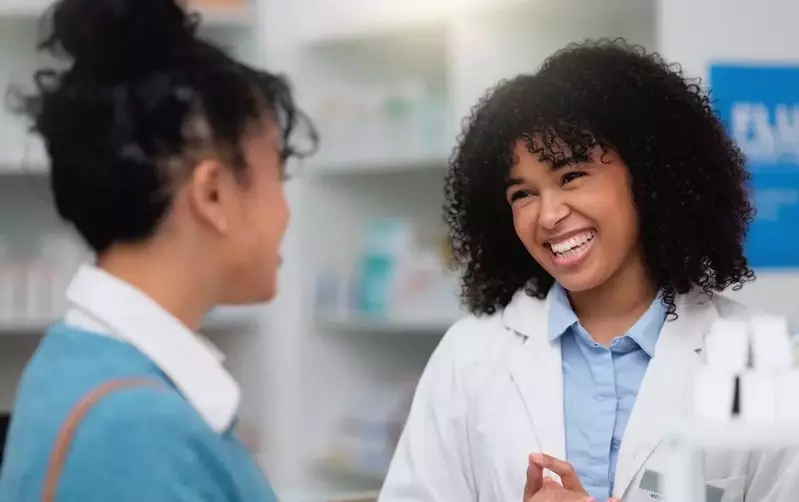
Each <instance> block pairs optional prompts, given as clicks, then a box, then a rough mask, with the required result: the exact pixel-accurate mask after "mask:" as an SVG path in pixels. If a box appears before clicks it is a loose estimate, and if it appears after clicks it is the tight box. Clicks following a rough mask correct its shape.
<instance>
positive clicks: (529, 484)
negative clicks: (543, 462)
mask: <svg viewBox="0 0 799 502" xmlns="http://www.w3.org/2000/svg"><path fill="white" fill-rule="evenodd" d="M543 484H544V469H543V468H541V466H540V465H538V464H537V463H535V462H533V461H532V455H531V456H530V457H529V458H528V463H527V481H526V482H525V483H524V501H525V502H526V501H527V500H529V499H530V498H532V496H533V495H535V494H536V493H538V491H539V490H541V487H542V486H543Z"/></svg>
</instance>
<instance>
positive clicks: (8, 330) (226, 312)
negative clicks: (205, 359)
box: [0, 306, 266, 337]
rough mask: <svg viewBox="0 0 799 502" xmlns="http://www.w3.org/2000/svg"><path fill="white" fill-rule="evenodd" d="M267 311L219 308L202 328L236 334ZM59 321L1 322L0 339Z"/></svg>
mask: <svg viewBox="0 0 799 502" xmlns="http://www.w3.org/2000/svg"><path fill="white" fill-rule="evenodd" d="M265 312H266V309H265V307H262V306H253V307H249V306H248V307H219V308H217V309H215V310H214V311H212V312H211V313H210V314H208V318H207V320H206V322H205V324H204V325H203V327H202V331H206V332H235V331H237V330H240V329H245V328H248V327H252V326H257V325H258V324H259V322H260V321H261V320H262V319H263V318H264V315H265ZM56 321H57V320H55V319H53V320H19V321H10V322H0V337H2V336H9V335H34V336H37V335H42V334H44V332H45V331H47V329H48V328H49V326H50V325H51V324H52V323H54V322H56Z"/></svg>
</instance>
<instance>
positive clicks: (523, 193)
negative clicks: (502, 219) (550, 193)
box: [508, 190, 533, 204]
mask: <svg viewBox="0 0 799 502" xmlns="http://www.w3.org/2000/svg"><path fill="white" fill-rule="evenodd" d="M532 196H533V193H532V192H530V191H529V190H516V191H515V192H513V193H512V194H510V197H508V200H509V201H510V202H511V204H512V203H514V202H516V201H517V200H520V199H524V198H526V197H532Z"/></svg>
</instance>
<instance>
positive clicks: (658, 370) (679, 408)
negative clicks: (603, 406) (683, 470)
mask: <svg viewBox="0 0 799 502" xmlns="http://www.w3.org/2000/svg"><path fill="white" fill-rule="evenodd" d="M552 301H553V297H552V295H548V296H547V298H546V299H544V300H539V299H536V298H532V297H530V296H529V295H527V294H526V293H525V292H524V291H519V292H518V293H516V295H514V297H513V299H512V300H511V302H510V303H509V304H508V306H507V307H506V308H505V310H504V311H503V313H502V322H503V324H504V325H505V327H506V328H508V329H510V330H512V331H514V332H515V333H516V334H518V335H519V337H520V344H521V348H520V350H516V351H514V353H513V354H512V355H511V361H510V365H511V367H510V373H511V378H512V379H513V381H514V383H515V385H516V387H517V388H518V391H519V394H520V396H521V398H522V399H523V401H524V403H525V407H526V409H527V411H528V414H529V416H530V419H531V421H532V423H533V426H534V429H535V433H536V439H537V440H538V444H539V445H540V446H541V449H542V451H543V453H548V454H550V455H553V456H555V457H557V458H565V455H566V451H565V450H566V448H565V431H564V425H563V424H564V416H563V371H562V367H561V364H562V359H561V350H560V337H558V338H556V339H554V340H550V339H549V336H548V332H549V331H548V330H549V328H548V324H549V319H548V315H547V313H548V312H549V310H550V305H551V302H552ZM676 303H677V315H678V317H677V319H674V320H667V321H666V322H665V323H664V325H663V328H662V331H661V334H660V336H659V337H658V339H657V343H656V351H655V354H656V355H655V357H653V358H652V360H651V361H650V363H649V367H648V369H647V372H646V375H645V376H644V380H643V382H642V384H641V388H640V390H639V393H638V398H637V401H636V403H635V406H634V408H633V412H632V415H631V417H630V421H629V423H628V425H627V429H626V431H625V435H624V440H623V442H622V445H621V451H620V452H619V458H618V463H617V468H616V479H615V484H614V493H613V494H614V496H616V497H619V498H622V496H623V495H624V493H625V492H626V491H627V490H628V489H629V487H630V485H631V483H632V481H633V479H634V478H635V475H636V473H637V472H638V471H639V470H640V469H641V467H642V466H643V465H644V463H645V462H646V460H647V459H648V458H649V456H650V455H651V454H652V452H653V451H654V450H655V448H656V447H657V446H658V444H659V443H660V442H661V441H662V440H663V438H664V436H665V435H666V434H667V433H668V430H669V427H670V426H671V425H673V424H674V423H675V421H676V420H677V419H678V417H679V416H680V414H681V413H684V412H687V411H688V409H687V407H688V406H690V404H689V400H688V399H686V390H689V389H690V383H691V381H692V378H693V375H694V373H695V371H696V369H697V368H698V367H699V366H700V365H701V364H702V359H701V356H700V355H699V353H700V352H701V350H702V348H703V345H704V335H705V334H706V333H707V331H708V329H709V327H710V324H711V323H712V322H713V320H714V319H715V318H716V317H718V311H717V310H716V308H715V307H714V305H713V303H712V302H711V301H710V299H709V298H708V297H707V296H706V295H704V294H703V293H701V292H700V293H690V294H687V295H680V296H678V297H677V298H676ZM531 453H534V452H531Z"/></svg>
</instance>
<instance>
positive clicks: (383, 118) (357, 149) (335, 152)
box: [312, 79, 447, 164]
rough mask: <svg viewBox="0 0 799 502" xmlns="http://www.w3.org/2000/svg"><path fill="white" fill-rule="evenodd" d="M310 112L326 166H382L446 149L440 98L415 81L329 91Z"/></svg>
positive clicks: (442, 95)
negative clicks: (377, 164) (370, 164)
mask: <svg viewBox="0 0 799 502" xmlns="http://www.w3.org/2000/svg"><path fill="white" fill-rule="evenodd" d="M312 113H313V116H314V117H315V118H316V121H317V124H318V126H319V128H320V132H321V133H322V137H323V138H324V142H323V143H322V145H321V147H322V148H321V151H320V157H321V158H322V159H323V161H324V162H327V163H331V164H337V163H347V162H353V163H364V162H377V163H380V164H383V163H385V162H386V161H387V160H388V159H407V158H411V159H422V158H429V157H433V156H439V155H442V154H443V153H445V151H446V150H447V143H446V136H445V133H444V131H445V129H446V128H445V124H446V120H447V103H446V96H445V93H444V92H443V91H438V90H437V89H436V88H435V87H434V86H430V85H428V84H426V83H425V82H424V81H421V80H415V79H406V80H401V81H399V82H391V83H387V84H384V85H382V86H379V85H371V86H364V85H363V84H361V85H359V86H356V85H353V84H350V85H339V86H329V87H326V88H325V92H324V94H323V95H322V96H321V97H320V98H318V100H317V101H316V105H315V106H314V107H313V108H312Z"/></svg>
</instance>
